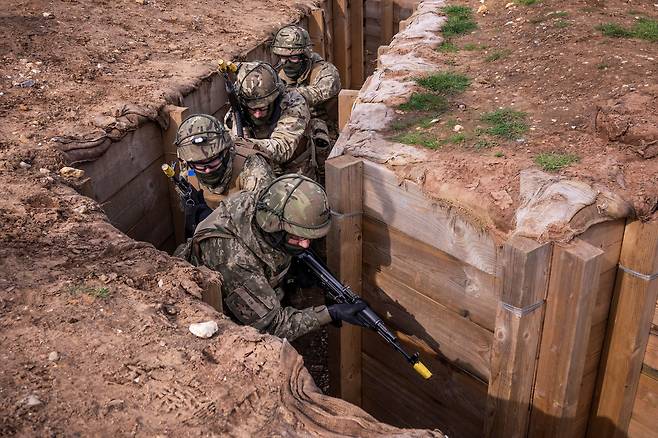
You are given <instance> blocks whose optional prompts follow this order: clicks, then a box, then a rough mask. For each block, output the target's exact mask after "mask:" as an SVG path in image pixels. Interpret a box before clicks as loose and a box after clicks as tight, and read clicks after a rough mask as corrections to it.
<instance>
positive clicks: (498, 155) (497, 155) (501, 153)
mask: <svg viewBox="0 0 658 438" xmlns="http://www.w3.org/2000/svg"><path fill="white" fill-rule="evenodd" d="M504 156H505V154H504V153H503V152H502V151H496V153H494V157H496V158H502V157H504Z"/></svg>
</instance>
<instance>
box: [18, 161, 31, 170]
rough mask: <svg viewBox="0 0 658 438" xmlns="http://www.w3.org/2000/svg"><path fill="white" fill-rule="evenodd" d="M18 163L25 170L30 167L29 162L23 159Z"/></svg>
mask: <svg viewBox="0 0 658 438" xmlns="http://www.w3.org/2000/svg"><path fill="white" fill-rule="evenodd" d="M18 165H19V166H21V168H23V169H26V170H27V169H29V168H30V167H32V165H31V164H28V163H26V162H25V161H21V162H20V163H18Z"/></svg>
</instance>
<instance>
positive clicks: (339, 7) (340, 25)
mask: <svg viewBox="0 0 658 438" xmlns="http://www.w3.org/2000/svg"><path fill="white" fill-rule="evenodd" d="M331 7H332V10H333V31H334V38H333V44H334V62H333V64H334V65H335V66H336V68H337V69H338V73H339V74H340V83H341V85H342V86H343V88H350V87H351V84H352V81H351V78H350V63H351V56H350V41H349V37H350V12H349V0H332V1H331Z"/></svg>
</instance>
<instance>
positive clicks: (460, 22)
mask: <svg viewBox="0 0 658 438" xmlns="http://www.w3.org/2000/svg"><path fill="white" fill-rule="evenodd" d="M442 12H443V13H444V14H445V15H446V16H447V17H448V19H447V20H446V22H445V23H444V24H443V28H442V29H441V32H442V33H443V35H445V36H447V37H451V36H457V35H464V34H466V33H469V32H471V31H473V30H475V29H477V27H478V25H477V23H476V22H475V20H473V10H472V9H471V8H469V7H468V6H446V7H445V8H443V9H442Z"/></svg>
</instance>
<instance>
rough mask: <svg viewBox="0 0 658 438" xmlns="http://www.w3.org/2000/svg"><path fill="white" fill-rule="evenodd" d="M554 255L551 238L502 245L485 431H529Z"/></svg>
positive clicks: (500, 434) (505, 433)
mask: <svg viewBox="0 0 658 438" xmlns="http://www.w3.org/2000/svg"><path fill="white" fill-rule="evenodd" d="M550 260H551V244H548V243H547V244H539V243H537V242H535V241H533V240H530V239H526V238H523V237H518V236H514V237H512V238H511V239H509V240H508V241H507V242H506V243H505V245H504V246H503V252H502V258H501V265H500V269H501V272H500V287H501V292H500V299H501V301H500V304H499V306H498V311H497V315H496V330H495V332H494V342H493V346H492V351H491V380H490V381H489V390H488V396H487V417H486V422H485V435H484V436H487V437H505V438H512V437H524V436H525V434H526V428H527V425H528V417H529V414H530V412H529V407H530V398H531V392H532V386H533V383H534V377H535V369H536V366H537V363H536V358H537V351H538V349H539V342H540V334H541V326H542V321H543V313H544V309H543V301H544V299H545V298H546V292H547V288H548V276H549V267H550Z"/></svg>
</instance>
